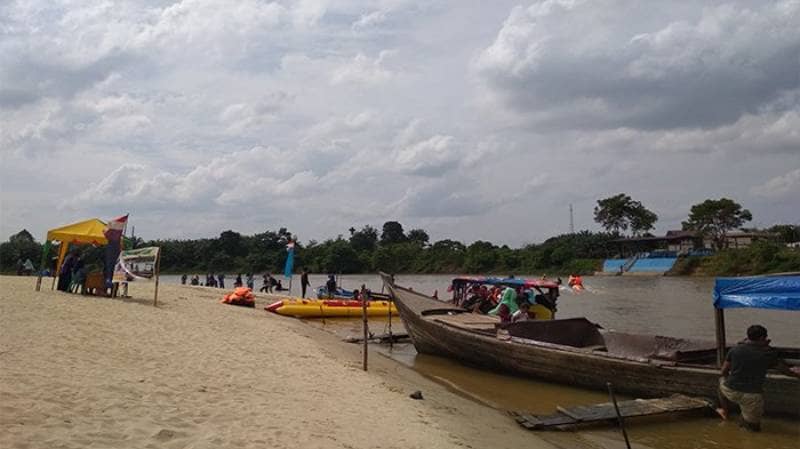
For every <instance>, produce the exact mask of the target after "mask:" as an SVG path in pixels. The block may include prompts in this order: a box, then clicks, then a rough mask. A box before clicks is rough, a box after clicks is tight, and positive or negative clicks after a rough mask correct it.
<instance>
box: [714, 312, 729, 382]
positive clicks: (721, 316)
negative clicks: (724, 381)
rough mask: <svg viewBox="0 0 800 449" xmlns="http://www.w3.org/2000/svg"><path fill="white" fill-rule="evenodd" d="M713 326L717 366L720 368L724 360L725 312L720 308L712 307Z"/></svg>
mask: <svg viewBox="0 0 800 449" xmlns="http://www.w3.org/2000/svg"><path fill="white" fill-rule="evenodd" d="M714 327H716V331H717V332H716V334H717V368H722V363H723V362H725V346H726V343H725V313H724V312H723V311H722V309H719V308H717V307H714Z"/></svg>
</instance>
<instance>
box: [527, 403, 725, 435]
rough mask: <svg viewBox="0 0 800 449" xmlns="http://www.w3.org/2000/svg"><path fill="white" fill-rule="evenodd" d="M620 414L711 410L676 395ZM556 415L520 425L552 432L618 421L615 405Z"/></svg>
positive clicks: (632, 406)
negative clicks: (562, 427)
mask: <svg viewBox="0 0 800 449" xmlns="http://www.w3.org/2000/svg"><path fill="white" fill-rule="evenodd" d="M618 405H619V411H620V415H622V416H623V417H624V418H635V417H640V416H652V415H661V414H667V413H679V412H686V411H691V410H700V409H703V408H707V407H709V403H708V402H707V401H706V400H704V399H701V398H693V397H689V396H683V395H674V396H670V397H666V398H657V399H633V400H628V401H622V402H619V403H618ZM556 411H557V412H558V413H555V414H553V415H546V416H538V415H528V414H518V415H517V416H518V418H520V419H518V420H517V422H518V423H520V425H522V426H523V427H525V428H526V429H529V430H537V429H548V428H554V427H558V426H571V425H577V424H589V423H600V422H604V421H611V420H614V419H615V418H616V412H615V410H614V406H613V404H612V403H602V404H594V405H579V406H573V407H561V406H558V407H556Z"/></svg>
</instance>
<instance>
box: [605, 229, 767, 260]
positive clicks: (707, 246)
mask: <svg viewBox="0 0 800 449" xmlns="http://www.w3.org/2000/svg"><path fill="white" fill-rule="evenodd" d="M775 238H777V235H776V234H773V233H769V232H758V231H755V232H753V231H733V232H729V233H728V234H727V235H726V237H725V239H726V243H727V246H728V248H747V247H748V246H750V245H751V244H752V243H753V242H755V241H758V240H768V239H775ZM615 243H617V244H619V247H620V250H621V255H622V256H623V257H625V255H626V254H628V255H633V254H638V253H643V252H653V251H666V252H668V253H672V254H675V255H679V256H685V255H689V254H698V255H700V254H708V253H710V251H711V250H712V249H713V248H714V242H713V241H712V240H711V239H710V238H708V237H706V238H702V237H701V236H700V235H698V234H697V233H696V232H694V231H682V230H672V231H667V233H666V234H665V235H664V236H648V237H632V238H625V239H619V240H616V241H615Z"/></svg>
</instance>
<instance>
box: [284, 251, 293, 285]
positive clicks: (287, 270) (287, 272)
mask: <svg viewBox="0 0 800 449" xmlns="http://www.w3.org/2000/svg"><path fill="white" fill-rule="evenodd" d="M286 251H288V254H287V255H286V265H285V266H284V267H283V277H285V278H286V279H291V277H292V269H293V268H294V242H289V244H288V245H286Z"/></svg>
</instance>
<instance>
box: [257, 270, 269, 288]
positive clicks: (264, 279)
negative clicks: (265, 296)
mask: <svg viewBox="0 0 800 449" xmlns="http://www.w3.org/2000/svg"><path fill="white" fill-rule="evenodd" d="M261 282H262V284H261V289H259V291H260V292H265V293H269V274H268V273H264V276H262V277H261Z"/></svg>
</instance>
